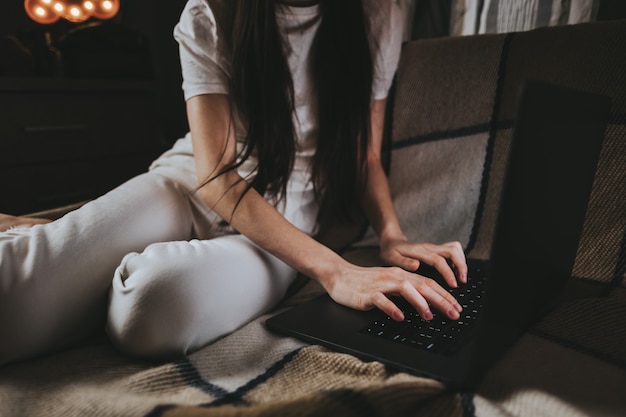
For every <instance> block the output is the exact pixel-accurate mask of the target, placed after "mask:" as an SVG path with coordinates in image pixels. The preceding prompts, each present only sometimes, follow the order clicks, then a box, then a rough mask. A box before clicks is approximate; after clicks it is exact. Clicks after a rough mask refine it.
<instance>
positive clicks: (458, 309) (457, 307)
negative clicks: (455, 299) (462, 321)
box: [454, 303, 463, 313]
mask: <svg viewBox="0 0 626 417" xmlns="http://www.w3.org/2000/svg"><path fill="white" fill-rule="evenodd" d="M454 308H456V311H458V312H459V313H460V312H461V311H463V307H461V304H459V303H454Z"/></svg>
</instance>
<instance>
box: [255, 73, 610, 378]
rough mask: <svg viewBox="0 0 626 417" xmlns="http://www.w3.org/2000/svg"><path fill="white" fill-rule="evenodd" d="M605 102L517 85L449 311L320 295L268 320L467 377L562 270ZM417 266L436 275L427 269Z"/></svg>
mask: <svg viewBox="0 0 626 417" xmlns="http://www.w3.org/2000/svg"><path fill="white" fill-rule="evenodd" d="M609 110H610V99H609V98H607V97H604V96H599V95H596V94H591V93H588V92H582V91H577V90H572V89H568V88H564V87H560V86H556V85H552V84H547V83H543V82H538V81H528V82H526V83H525V84H524V87H523V89H522V92H521V95H520V99H519V103H518V109H517V115H516V121H515V124H514V128H513V140H512V144H511V152H510V156H509V161H508V165H507V169H506V177H505V181H504V188H503V192H502V196H501V204H500V210H499V214H498V219H497V223H496V230H495V234H494V241H493V245H492V247H493V249H492V252H491V256H490V261H489V263H486V262H480V261H476V260H471V259H470V260H468V266H469V268H470V272H469V278H468V283H467V284H466V285H462V286H460V287H459V288H457V289H451V290H450V291H451V292H452V293H453V294H454V295H455V297H456V298H457V300H459V302H460V304H461V305H462V306H463V312H462V314H461V317H460V318H459V320H456V321H454V320H449V319H447V318H446V317H445V316H444V315H443V314H440V313H437V312H435V318H434V319H433V320H431V321H429V322H427V321H424V320H422V319H421V318H420V317H419V315H418V314H417V312H415V310H414V309H413V308H412V307H410V306H409V305H408V303H406V302H404V301H403V300H400V299H396V300H397V301H398V303H400V305H401V308H403V310H404V312H405V316H406V319H405V321H404V322H401V323H398V322H395V321H394V320H392V319H391V318H389V317H388V316H386V315H385V314H384V313H382V312H381V311H380V310H377V309H374V310H371V311H365V312H363V311H356V310H353V309H350V308H347V307H344V306H342V305H339V304H337V303H335V302H334V301H332V299H331V298H330V297H329V296H328V295H322V296H320V297H317V298H315V299H313V300H311V301H309V302H306V303H303V304H301V305H298V306H296V307H294V308H292V309H290V310H288V311H285V312H283V313H281V314H279V315H276V316H274V317H272V318H270V319H269V320H267V325H268V327H269V328H270V329H272V330H274V331H277V332H280V333H283V334H287V335H292V336H295V337H297V338H301V339H304V340H306V341H308V342H312V343H317V344H321V345H324V346H327V347H329V348H331V349H334V350H337V351H341V352H347V353H351V354H354V355H356V356H358V357H361V358H363V359H366V360H378V361H380V362H383V363H385V364H387V365H389V366H391V367H394V368H396V369H398V370H402V371H408V372H411V373H413V374H417V375H422V376H427V377H431V378H435V379H438V380H440V381H443V382H444V383H446V384H448V385H450V386H455V387H465V388H467V387H471V386H474V385H475V384H476V383H477V382H478V381H479V379H480V377H481V376H482V375H484V373H485V372H486V371H487V369H489V367H490V366H491V365H492V364H493V363H494V362H495V361H496V360H497V358H499V357H500V356H501V355H502V354H503V353H504V352H505V351H506V349H507V348H508V347H510V346H511V345H512V344H513V343H514V342H515V340H516V339H517V338H518V337H519V336H520V335H521V334H522V333H523V332H524V331H525V330H527V329H528V327H529V326H530V325H532V324H533V323H534V322H536V321H537V320H538V319H540V318H541V317H542V316H543V315H545V314H546V313H547V312H548V311H549V310H550V309H551V308H552V307H554V305H555V303H556V301H557V300H558V296H559V295H560V294H561V293H562V292H563V289H564V288H565V286H566V284H567V281H568V279H569V278H570V276H571V271H572V267H573V263H574V259H575V256H576V251H577V248H578V241H579V239H580V234H581V231H582V226H583V222H584V218H585V213H586V208H587V203H588V200H589V194H590V190H591V187H592V183H593V178H594V174H595V170H596V165H597V161H598V157H599V153H600V148H601V145H602V140H603V138H604V131H605V128H606V124H607V119H608V113H609ZM418 272H419V273H423V274H424V275H429V276H431V277H433V278H434V279H440V277H438V276H437V273H436V272H434V270H433V269H432V268H424V269H422V268H420V271H418ZM441 282H442V281H441ZM443 285H445V284H443Z"/></svg>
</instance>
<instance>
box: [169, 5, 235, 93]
mask: <svg viewBox="0 0 626 417" xmlns="http://www.w3.org/2000/svg"><path fill="white" fill-rule="evenodd" d="M174 39H176V41H177V42H178V45H179V54H180V65H181V71H182V77H183V84H182V88H183V92H184V96H185V100H188V99H190V98H191V97H194V96H197V95H201V94H228V80H229V72H230V71H229V68H230V63H229V60H228V58H227V57H228V54H227V50H226V45H225V43H224V41H223V39H222V34H221V33H220V27H219V25H218V22H217V20H216V16H215V14H214V13H213V11H212V10H211V8H210V6H209V5H208V4H207V3H206V2H205V1H202V0H190V1H188V2H187V4H186V5H185V8H184V10H183V12H182V14H181V17H180V20H179V22H178V24H177V25H176V27H175V28H174Z"/></svg>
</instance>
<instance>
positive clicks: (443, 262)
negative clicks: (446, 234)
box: [380, 239, 467, 288]
mask: <svg viewBox="0 0 626 417" xmlns="http://www.w3.org/2000/svg"><path fill="white" fill-rule="evenodd" d="M380 256H381V259H382V260H383V261H384V262H386V263H388V264H389V265H392V266H398V267H400V268H403V269H405V270H407V271H413V272H414V271H416V270H417V269H418V268H419V266H420V265H421V263H422V262H424V263H426V264H427V265H431V266H433V267H434V268H435V269H437V271H438V272H439V273H440V274H441V275H442V277H443V279H444V280H445V281H446V282H447V283H448V285H449V286H450V287H451V288H456V287H457V286H458V283H459V282H460V283H462V284H464V283H466V282H467V263H466V260H465V253H464V252H463V247H462V246H461V243H459V242H448V243H444V244H441V245H436V244H432V243H414V242H410V241H409V240H408V239H388V240H386V241H382V242H381V245H380Z"/></svg>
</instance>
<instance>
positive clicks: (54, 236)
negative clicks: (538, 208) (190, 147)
mask: <svg viewBox="0 0 626 417" xmlns="http://www.w3.org/2000/svg"><path fill="white" fill-rule="evenodd" d="M191 211H193V209H192V207H191V203H190V199H189V190H188V187H186V186H183V185H181V184H180V183H179V182H177V181H174V180H172V179H169V178H167V177H164V176H162V175H159V174H158V173H156V172H154V171H153V172H150V173H147V174H143V175H141V176H139V177H137V178H134V179H132V180H130V181H128V182H127V183H125V184H123V185H122V186H120V187H118V188H117V189H115V190H113V191H111V192H109V193H107V194H106V195H104V196H102V197H100V198H98V199H96V200H94V201H92V202H90V203H88V204H86V205H85V206H83V207H81V208H80V209H78V210H76V211H74V212H71V213H68V214H67V215H66V216H64V217H62V218H61V219H59V220H57V221H54V222H52V223H49V224H46V225H38V226H34V227H32V228H28V229H15V230H10V231H8V232H5V233H0V341H1V342H0V365H1V364H3V363H6V362H9V361H13V360H16V359H21V358H27V357H31V356H34V355H38V354H41V353H44V352H47V351H49V350H50V349H54V348H57V347H60V346H63V345H66V344H67V343H69V342H72V341H75V340H77V339H80V338H82V337H84V336H86V335H88V334H90V333H91V332H93V331H94V330H97V329H98V328H101V326H102V325H103V324H104V321H105V317H106V302H107V294H108V290H109V287H110V284H111V278H112V276H113V273H114V271H115V268H116V267H117V265H119V263H120V261H121V260H122V258H123V257H124V255H126V254H127V253H129V252H134V251H141V250H143V249H144V248H145V247H146V246H147V245H149V244H150V243H153V242H160V241H169V240H181V239H189V238H190V235H191V231H192V229H193V224H192V223H193V219H192V215H190V212H191Z"/></svg>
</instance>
